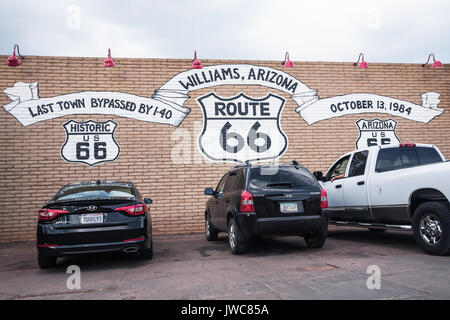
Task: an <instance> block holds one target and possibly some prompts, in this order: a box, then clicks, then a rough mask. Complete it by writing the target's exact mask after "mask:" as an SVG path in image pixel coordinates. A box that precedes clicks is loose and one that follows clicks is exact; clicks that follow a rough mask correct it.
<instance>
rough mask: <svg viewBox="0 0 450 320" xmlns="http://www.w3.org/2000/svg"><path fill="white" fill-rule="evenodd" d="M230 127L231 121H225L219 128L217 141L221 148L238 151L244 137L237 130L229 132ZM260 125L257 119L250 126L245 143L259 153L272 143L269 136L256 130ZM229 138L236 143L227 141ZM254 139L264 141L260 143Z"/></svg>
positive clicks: (268, 147) (242, 145) (267, 148)
mask: <svg viewBox="0 0 450 320" xmlns="http://www.w3.org/2000/svg"><path fill="white" fill-rule="evenodd" d="M231 127H232V125H231V123H229V122H228V121H227V123H225V125H224V126H223V127H222V130H220V136H219V143H220V146H221V147H222V149H223V150H225V151H226V152H231V153H238V152H239V151H241V150H242V148H243V147H244V144H245V143H244V138H242V136H241V135H240V134H239V133H237V132H230V128H231ZM260 127H261V124H260V123H259V121H256V122H255V123H254V124H253V126H252V127H251V128H250V131H249V132H248V134H247V144H248V146H249V147H250V149H252V150H253V151H255V152H258V153H261V152H265V151H267V150H269V149H270V145H271V144H272V142H271V140H270V137H269V136H268V135H267V134H265V133H261V132H257V131H258V129H259V128H260ZM230 139H235V140H236V141H237V144H236V145H234V146H232V145H230V144H229V143H228V141H229V140H230ZM256 139H262V140H263V141H264V143H263V144H262V145H257V144H256Z"/></svg>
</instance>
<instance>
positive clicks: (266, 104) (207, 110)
mask: <svg viewBox="0 0 450 320" xmlns="http://www.w3.org/2000/svg"><path fill="white" fill-rule="evenodd" d="M197 102H198V103H199V104H200V106H201V108H202V111H203V130H202V132H201V133H200V135H199V137H198V147H199V149H200V151H201V153H202V154H203V155H204V156H205V157H207V158H208V159H210V160H212V161H217V162H220V161H229V162H244V161H247V160H249V161H257V160H270V159H276V158H279V157H281V156H282V155H283V153H284V152H285V151H286V150H287V147H288V138H287V136H286V135H285V134H284V132H283V130H282V129H281V126H280V117H281V112H282V109H283V106H284V104H285V102H286V100H285V99H284V98H283V97H279V96H277V95H274V94H272V93H269V94H268V95H267V96H265V97H263V98H252V97H249V96H247V95H245V94H243V93H240V94H238V95H237V96H234V97H230V98H223V97H220V96H218V95H217V94H216V93H214V92H210V93H208V94H206V95H204V96H201V97H199V98H198V99H197Z"/></svg>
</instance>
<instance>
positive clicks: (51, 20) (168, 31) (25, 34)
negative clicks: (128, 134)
mask: <svg viewBox="0 0 450 320" xmlns="http://www.w3.org/2000/svg"><path fill="white" fill-rule="evenodd" d="M0 3H1V4H2V6H1V7H2V11H1V12H0V30H1V36H0V37H1V42H0V53H1V54H8V55H10V54H11V53H12V49H13V45H14V44H15V43H18V44H19V45H20V49H21V53H22V54H23V55H55V56H82V57H84V56H90V57H91V56H92V57H104V56H106V54H107V49H108V47H110V48H111V50H112V56H113V58H114V57H145V58H189V59H190V58H192V57H193V52H194V50H195V49H196V50H197V52H198V56H199V59H200V60H201V59H251V60H259V59H261V60H283V58H284V53H285V51H289V53H290V57H291V59H292V60H294V61H354V60H356V59H357V57H358V54H359V53H360V52H364V54H365V57H366V60H367V61H368V62H369V63H370V62H405V63H423V62H425V60H426V58H427V56H428V54H429V53H431V52H434V53H435V54H436V58H437V60H440V61H442V62H443V63H446V62H447V63H449V62H450V18H449V14H450V1H449V0H426V1H422V0H420V1H415V0H410V1H396V0H389V1H363V0H348V1H346V0H339V1H321V0H311V1H300V0H297V1H294V0H292V1H288V0H286V1H284V0H277V1H275V0H204V1H202V0H200V1H195V0H190V1H181V0H180V1H170V0H159V1H137V0H128V1H118V0H97V1H95V0H87V1H76V0H72V1H66V0H62V1H61V0H59V1H49V0H39V1H23V0H14V1H6V0H0Z"/></svg>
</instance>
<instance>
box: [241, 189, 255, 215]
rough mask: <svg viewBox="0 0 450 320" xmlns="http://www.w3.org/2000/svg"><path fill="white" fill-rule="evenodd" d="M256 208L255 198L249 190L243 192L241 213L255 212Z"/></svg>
mask: <svg viewBox="0 0 450 320" xmlns="http://www.w3.org/2000/svg"><path fill="white" fill-rule="evenodd" d="M254 211H255V206H254V204H253V196H252V194H251V193H250V192H248V191H247V190H244V191H242V194H241V212H254Z"/></svg>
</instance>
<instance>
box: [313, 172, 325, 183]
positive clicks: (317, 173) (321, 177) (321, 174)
mask: <svg viewBox="0 0 450 320" xmlns="http://www.w3.org/2000/svg"><path fill="white" fill-rule="evenodd" d="M313 175H314V177H316V179H317V180H319V181H323V173H322V171H314V172H313Z"/></svg>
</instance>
